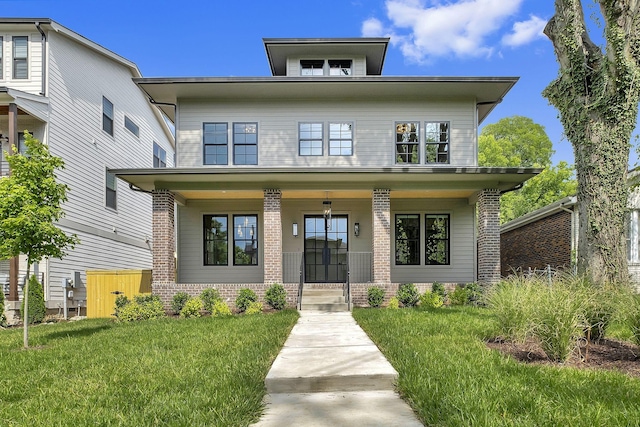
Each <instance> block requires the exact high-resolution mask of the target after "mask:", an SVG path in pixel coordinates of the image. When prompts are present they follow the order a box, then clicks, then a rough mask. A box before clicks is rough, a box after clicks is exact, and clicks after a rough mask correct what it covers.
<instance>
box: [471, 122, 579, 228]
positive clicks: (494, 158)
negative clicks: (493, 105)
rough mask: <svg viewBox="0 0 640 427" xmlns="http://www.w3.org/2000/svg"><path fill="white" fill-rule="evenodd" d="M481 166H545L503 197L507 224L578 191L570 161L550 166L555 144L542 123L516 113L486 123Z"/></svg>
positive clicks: (502, 213) (502, 210)
mask: <svg viewBox="0 0 640 427" xmlns="http://www.w3.org/2000/svg"><path fill="white" fill-rule="evenodd" d="M478 142H479V146H480V149H479V153H478V164H479V165H480V166H506V167H518V166H526V167H544V168H545V170H544V171H543V172H542V173H540V174H539V175H538V176H536V177H534V178H531V179H530V180H528V181H527V182H525V183H524V185H523V186H522V188H521V189H520V190H518V191H512V192H510V193H506V194H504V195H502V197H501V198H500V222H501V223H505V222H508V221H511V220H512V219H515V218H518V217H520V216H522V215H524V214H527V213H529V212H532V211H534V210H536V209H539V208H541V207H543V206H546V205H548V204H549V203H553V202H555V201H557V200H560V199H562V198H564V197H567V196H573V195H574V194H576V181H575V179H574V178H573V167H572V166H570V165H569V164H568V163H567V162H564V161H562V162H560V163H558V165H557V166H551V156H552V155H553V149H552V147H553V144H552V143H551V140H550V139H549V137H548V136H547V133H546V131H545V129H544V127H543V126H542V125H539V124H537V123H535V122H534V121H533V120H531V119H530V118H528V117H522V116H513V117H506V118H503V119H501V120H499V121H498V122H497V123H494V124H490V125H486V126H485V127H484V128H483V129H482V132H481V134H480V137H479V140H478Z"/></svg>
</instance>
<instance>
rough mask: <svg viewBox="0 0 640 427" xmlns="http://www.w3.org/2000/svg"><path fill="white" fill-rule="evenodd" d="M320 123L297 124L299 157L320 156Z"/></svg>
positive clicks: (321, 136)
mask: <svg viewBox="0 0 640 427" xmlns="http://www.w3.org/2000/svg"><path fill="white" fill-rule="evenodd" d="M322 128H323V124H322V123H299V124H298V134H299V137H300V143H299V144H300V145H299V152H300V155H301V156H322V154H323V147H322V142H323V134H322V133H323V132H322V130H323V129H322Z"/></svg>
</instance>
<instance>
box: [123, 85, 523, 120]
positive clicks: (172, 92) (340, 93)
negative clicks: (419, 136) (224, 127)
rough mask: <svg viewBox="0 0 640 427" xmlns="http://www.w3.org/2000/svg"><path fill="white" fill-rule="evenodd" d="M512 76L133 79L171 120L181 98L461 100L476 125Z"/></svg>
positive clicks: (496, 101)
mask: <svg viewBox="0 0 640 427" xmlns="http://www.w3.org/2000/svg"><path fill="white" fill-rule="evenodd" d="M517 81H518V77H386V76H384V77H383V76H378V77H376V76H373V77H184V78H180V77H178V78H162V77H161V78H157V77H156V78H137V79H134V82H136V83H137V84H138V86H140V87H141V88H142V89H143V90H144V91H145V92H146V93H147V94H148V95H149V97H150V98H151V99H152V101H153V102H155V103H156V104H158V106H159V107H160V108H162V110H163V111H164V113H165V114H166V115H167V116H168V117H169V118H170V119H171V120H173V121H174V122H175V108H174V107H175V105H177V104H178V102H179V100H181V99H205V100H208V101H212V102H215V101H219V102H223V101H225V100H234V101H238V100H260V99H268V100H277V99H282V100H332V101H340V100H359V101H368V100H370V101H376V100H383V101H384V100H387V101H388V100H403V101H412V100H417V101H424V100H467V101H469V102H474V103H475V104H476V105H477V109H478V123H481V122H482V121H483V120H484V119H485V118H486V117H487V116H488V115H489V113H490V112H491V111H492V110H493V109H494V108H495V106H496V105H497V104H499V103H500V102H501V101H502V99H503V98H504V96H505V95H506V94H507V92H509V90H511V88H512V87H513V86H514V85H515V84H516V82H517Z"/></svg>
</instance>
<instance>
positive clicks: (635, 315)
mask: <svg viewBox="0 0 640 427" xmlns="http://www.w3.org/2000/svg"><path fill="white" fill-rule="evenodd" d="M627 323H628V325H629V329H631V333H632V334H633V340H634V341H635V342H636V344H638V345H640V295H633V296H632V297H631V298H630V300H629V312H628V314H627Z"/></svg>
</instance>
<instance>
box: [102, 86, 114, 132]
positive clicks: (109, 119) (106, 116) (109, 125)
mask: <svg viewBox="0 0 640 427" xmlns="http://www.w3.org/2000/svg"><path fill="white" fill-rule="evenodd" d="M105 107H109V109H110V110H111V112H110V113H109V111H108V109H107V108H105ZM114 117H115V107H114V106H113V102H111V101H110V100H109V99H108V98H107V97H106V96H103V97H102V130H103V131H105V132H106V133H108V134H109V135H111V136H113V131H114V129H113V123H114Z"/></svg>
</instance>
